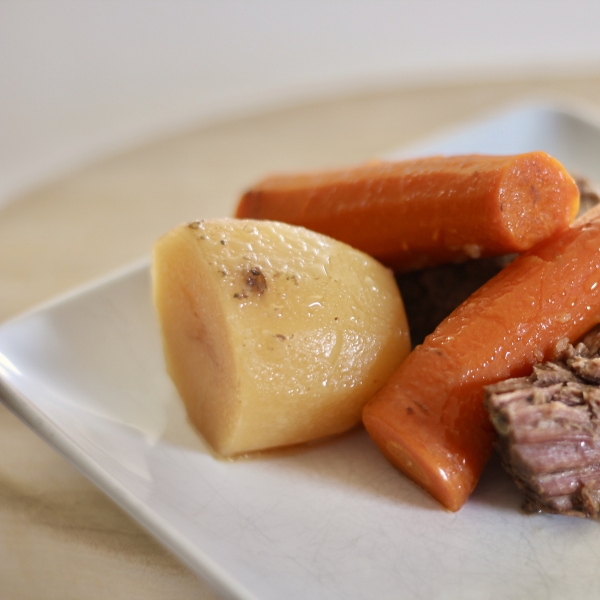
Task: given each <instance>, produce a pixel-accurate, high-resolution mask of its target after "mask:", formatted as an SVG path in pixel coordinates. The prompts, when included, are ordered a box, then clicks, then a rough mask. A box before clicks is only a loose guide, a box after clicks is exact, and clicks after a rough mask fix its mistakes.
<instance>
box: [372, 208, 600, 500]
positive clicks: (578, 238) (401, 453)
mask: <svg viewBox="0 0 600 600" xmlns="http://www.w3.org/2000/svg"><path fill="white" fill-rule="evenodd" d="M591 212H592V213H593V214H591V215H590V213H588V214H587V215H585V216H584V217H582V218H580V219H578V220H577V221H576V222H575V223H574V224H573V225H572V226H571V227H570V228H568V229H567V230H565V231H564V232H563V233H561V234H560V235H557V236H555V237H554V238H552V239H549V240H546V241H545V242H542V243H541V244H539V245H538V246H537V247H535V248H533V249H531V250H530V251H528V252H527V253H525V254H523V255H521V256H520V257H518V258H517V259H516V260H515V261H514V262H513V263H512V264H510V265H509V266H508V267H506V268H505V269H504V270H503V271H501V272H500V273H499V274H498V275H496V276H495V277H494V278H493V279H491V280H490V281H489V282H488V283H487V284H485V285H484V286H483V287H482V288H480V289H479V290H478V291H477V292H475V294H473V295H472V296H471V297H470V298H469V299H468V300H466V301H465V302H464V303H463V304H462V305H461V306H459V307H458V308H457V309H456V310H455V311H454V312H453V313H452V314H451V315H450V317H448V318H447V319H446V320H445V321H443V322H442V323H441V324H440V325H439V326H438V328H437V329H436V330H435V331H434V333H433V334H431V335H430V336H428V337H427V338H425V341H424V343H423V344H422V345H421V346H417V348H416V349H415V350H414V351H413V352H412V353H411V354H410V355H409V356H408V358H407V359H406V360H405V361H404V362H403V363H402V365H401V366H400V367H399V369H398V370H397V371H396V372H395V374H394V375H392V377H391V379H390V380H389V381H388V383H387V384H386V385H385V386H384V387H383V388H382V389H381V390H380V391H379V392H378V393H377V395H376V396H375V397H374V398H373V399H372V400H371V401H370V403H369V404H367V406H366V407H365V409H364V411H363V422H364V424H365V426H366V428H367V430H368V432H369V434H370V435H371V437H372V438H373V439H374V440H375V442H376V443H377V445H378V446H379V448H380V449H381V450H382V452H383V453H384V454H385V455H386V457H387V458H388V459H389V460H390V461H391V462H392V463H393V464H394V465H395V466H397V467H398V468H399V469H400V470H402V471H403V472H404V473H405V474H406V475H408V476H409V477H411V478H412V479H413V480H414V481H415V482H416V483H418V484H419V485H421V486H422V487H423V488H425V490H427V491H428V492H429V493H430V494H431V495H432V496H433V497H434V498H436V499H437V500H439V501H440V502H441V503H442V504H443V505H444V506H446V507H447V508H448V509H450V510H452V511H456V510H458V509H459V508H460V507H461V506H462V505H463V503H464V502H465V501H466V499H467V498H468V496H469V494H470V493H471V492H472V491H473V489H474V487H475V485H476V483H477V480H478V478H479V476H480V474H481V471H482V469H483V467H484V465H485V463H486V462H487V460H488V458H489V456H490V454H491V450H492V442H493V439H494V434H493V431H492V427H491V425H490V422H489V418H488V416H487V414H486V412H485V410H484V407H483V387H484V386H485V385H488V384H490V383H494V382H497V381H500V380H503V379H505V378H508V377H519V376H524V375H528V374H530V373H531V370H532V367H533V365H534V364H535V363H537V362H541V361H543V360H549V359H552V358H554V356H555V352H556V348H557V347H560V345H561V344H564V343H565V341H566V340H567V339H568V341H569V342H574V341H576V340H578V339H579V338H580V337H581V336H582V335H583V334H584V333H586V332H587V331H588V330H589V329H591V328H592V327H593V326H594V325H596V324H598V323H600V207H599V208H598V209H594V210H593V211H591Z"/></svg>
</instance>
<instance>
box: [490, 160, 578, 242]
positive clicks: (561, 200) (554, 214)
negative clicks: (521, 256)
mask: <svg viewBox="0 0 600 600" xmlns="http://www.w3.org/2000/svg"><path fill="white" fill-rule="evenodd" d="M498 197H499V201H498V202H497V207H498V209H499V217H500V222H501V226H499V227H498V243H499V244H501V245H502V244H504V245H510V246H512V247H513V248H514V249H515V250H517V251H523V250H527V249H529V248H531V247H532V246H534V245H535V244H537V243H538V242H540V241H541V240H543V239H546V238H548V237H551V236H552V235H554V234H556V233H558V232H560V231H563V230H564V229H566V228H567V227H568V225H569V224H570V223H571V222H572V221H573V219H574V218H575V216H576V215H577V211H578V210H579V189H578V188H577V184H576V183H575V180H574V179H573V178H572V177H571V176H570V175H569V174H568V173H567V171H566V170H565V168H564V167H563V166H562V165H561V164H560V163H559V162H558V161H557V160H556V159H554V158H552V157H551V156H549V155H548V154H546V153H544V152H530V153H528V154H520V155H518V156H515V157H514V158H512V159H511V160H510V161H509V162H508V163H507V165H506V167H505V169H504V173H503V176H502V178H501V179H500V181H499V191H498ZM502 234H504V235H505V236H506V239H505V240H502V239H501V238H500V236H501V235H502Z"/></svg>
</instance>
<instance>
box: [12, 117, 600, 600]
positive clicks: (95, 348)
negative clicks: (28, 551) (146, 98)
mask: <svg viewBox="0 0 600 600" xmlns="http://www.w3.org/2000/svg"><path fill="white" fill-rule="evenodd" d="M537 149H542V150H546V151H547V152H549V153H550V154H553V155H554V156H556V157H557V158H558V159H559V160H561V161H563V162H564V163H565V164H566V166H567V167H568V168H569V169H571V170H573V171H577V172H579V173H582V174H585V175H587V176H588V177H589V178H591V179H592V180H596V181H600V129H599V128H598V126H597V125H594V124H592V123H591V122H589V121H587V120H585V119H584V118H581V117H579V116H577V115H576V114H572V113H569V112H565V111H558V110H554V109H552V108H545V107H535V106H533V107H526V108H520V109H516V110H512V111H509V112H507V113H504V114H501V115H499V116H496V117H493V118H490V119H487V120H485V121H481V122H479V123H477V124H474V125H470V126H468V127H464V128H462V129H460V130H455V131H454V132H452V133H449V134H447V135H444V136H441V137H439V138H438V139H437V140H432V141H430V142H428V143H426V144H422V145H421V146H419V147H414V148H412V149H410V150H409V151H407V150H404V151H402V152H401V153H398V155H407V154H411V155H415V154H428V153H467V152H487V153H513V152H521V151H527V150H537ZM0 396H1V397H2V399H3V401H4V402H5V403H6V404H7V405H9V406H10V407H11V408H12V409H13V410H14V411H15V412H16V413H17V414H18V415H20V416H21V418H23V419H24V420H25V421H26V422H27V423H29V425H30V426H31V427H32V428H33V429H35V430H36V431H37V432H38V433H39V434H40V435H41V436H42V437H43V438H45V439H46V440H47V441H48V442H49V443H50V444H52V445H53V446H54V447H56V448H57V449H58V450H59V451H61V452H62V453H63V454H64V455H65V456H66V457H67V458H69V459H70V460H71V461H72V462H73V463H75V464H76V465H77V466H78V467H79V468H80V469H81V470H82V471H83V472H84V473H85V474H86V475H87V476H88V477H90V479H92V480H93V481H94V482H95V483H96V484H97V485H98V486H99V487H100V488H102V489H103V490H104V491H105V492H106V493H107V494H109V495H110V496H111V497H112V498H114V499H115V500H116V501H117V502H119V503H120V504H121V505H122V506H123V507H124V508H125V509H126V510H128V511H129V512H130V513H131V514H132V515H133V516H134V517H135V518H136V519H137V520H138V521H139V522H140V523H142V524H143V525H144V526H145V527H146V528H147V529H148V530H149V531H151V532H152V533H153V534H154V535H155V536H156V537H158V538H159V539H160V540H162V541H163V542H164V543H165V544H166V545H167V546H169V547H170V548H171V549H172V550H174V551H175V552H176V553H177V554H178V555H179V556H180V557H181V558H182V559H183V560H184V561H185V562H186V563H187V564H188V565H189V566H190V567H191V568H192V569H194V570H195V571H196V572H197V573H199V574H200V575H201V576H203V577H205V578H207V579H208V580H209V581H211V582H212V583H213V585H214V586H215V587H216V589H217V590H219V591H220V592H221V593H222V594H224V595H226V596H228V597H231V598H237V599H256V600H280V599H281V598H286V600H294V599H298V600H301V599H302V600H304V599H306V598H311V599H315V600H318V599H319V598H323V599H325V598H327V599H332V598H343V599H345V600H351V599H359V598H361V599H373V598H377V599H378V600H384V599H388V598H389V599H392V598H393V599H397V598H422V599H432V598H444V599H456V600H458V599H460V600H468V599H471V598H473V599H475V598H477V599H481V598H490V599H492V598H517V597H518V598H534V599H536V598H540V599H541V598H544V599H547V598H567V597H575V596H576V597H579V598H592V597H594V598H597V597H598V596H599V594H600V577H598V561H599V559H600V528H598V527H597V524H596V523H591V522H587V521H584V520H579V519H575V518H566V517H559V516H549V515H540V516H526V515H524V514H523V513H521V512H520V510H519V506H520V497H519V494H518V493H517V491H516V490H515V488H514V487H513V485H512V483H511V482H510V481H509V480H508V478H507V477H506V476H505V475H504V474H503V472H502V471H501V470H500V469H499V468H498V466H497V464H491V465H490V466H489V467H488V468H487V469H486V471H485V473H484V476H483V478H482V480H481V482H480V484H479V486H478V488H477V490H476V491H475V493H474V494H473V496H472V498H471V499H470V500H469V502H468V503H467V504H466V506H465V507H464V508H463V509H462V510H461V511H459V512H458V513H456V514H452V513H449V512H446V511H445V510H443V509H442V508H441V507H440V506H439V505H438V504H437V503H436V502H434V501H433V500H431V499H430V498H429V497H428V496H427V495H426V494H425V493H424V492H422V491H421V490H420V489H418V488H417V487H415V486H414V485H413V484H412V483H411V482H409V481H407V480H406V479H405V478H403V477H402V476H400V475H399V474H398V473H397V472H396V471H395V470H394V469H393V468H392V467H391V466H390V465H389V464H388V463H387V462H386V461H385V459H384V458H383V457H382V456H381V455H380V454H379V452H378V451H377V450H376V449H375V447H374V445H373V444H372V443H371V441H370V440H369V438H368V436H367V435H366V434H365V432H364V431H362V430H357V431H354V432H351V433H350V434H349V435H345V436H342V437H339V438H337V439H335V440H333V441H329V442H326V443H322V444H316V445H313V446H309V447H306V448H301V449H296V450H293V451H292V450H290V451H286V452H280V453H276V454H272V455H266V456H263V457H260V458H255V459H251V460H250V459H248V460H238V461H223V460H219V459H217V458H215V457H214V456H213V455H212V454H211V452H210V451H209V450H208V449H207V447H206V446H205V445H204V443H203V442H202V441H201V439H200V438H199V437H198V436H197V435H196V434H195V433H194V431H193V430H192V428H191V427H190V425H189V424H188V422H187V421H186V419H185V415H184V413H183V410H182V407H181V405H180V402H179V400H178V399H177V396H176V393H175V391H174V389H173V387H172V386H171V383H170V381H169V379H168V378H167V376H166V374H165V369H164V365H163V359H162V353H161V346H160V339H159V332H158V330H157V325H156V321H155V317H154V314H153V308H152V305H151V302H150V281H149V271H148V264H147V263H145V264H141V265H138V266H136V267H134V268H131V269H129V270H127V271H124V272H122V273H120V274H117V275H114V276H112V277H110V278H108V279H106V280H104V281H101V282H99V283H97V284H95V285H93V286H91V287H88V288H86V289H83V290H79V291H77V292H75V293H72V294H70V295H69V296H67V297H65V298H62V299H60V300H59V301H57V302H54V303H52V304H50V305H47V306H44V307H42V308H40V309H38V310H36V311H34V312H32V313H29V314H27V315H25V316H23V317H21V318H19V319H17V320H14V321H12V322H9V323H6V324H5V325H3V326H2V327H0Z"/></svg>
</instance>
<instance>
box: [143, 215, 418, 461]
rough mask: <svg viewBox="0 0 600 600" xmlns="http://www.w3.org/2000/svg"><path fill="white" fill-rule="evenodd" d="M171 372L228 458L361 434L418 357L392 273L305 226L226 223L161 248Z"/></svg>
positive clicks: (157, 294)
mask: <svg viewBox="0 0 600 600" xmlns="http://www.w3.org/2000/svg"><path fill="white" fill-rule="evenodd" d="M153 290H154V291H153V293H154V302H155V305H156V309H157V312H158V316H159V321H160V324H161V330H162V335H163V345H164V352H165V358H166V363H167V369H168V372H169V374H170V376H171V378H172V379H173V381H174V383H175V385H176V387H177V389H178V391H179V393H180V395H181V397H182V399H183V401H184V403H185V406H186V408H187V411H188V414H189V416H190V419H191V420H192V422H193V423H194V424H195V426H196V427H197V428H198V429H199V431H200V432H201V433H202V434H203V435H204V437H205V438H206V440H207V441H208V442H209V443H210V444H211V446H212V447H213V448H214V449H215V450H216V451H217V452H219V453H220V454H222V455H226V456H228V455H235V454H240V453H245V452H250V451H254V450H260V449H265V448H272V447H277V446H285V445H290V444H296V443H300V442H306V441H309V440H314V439H316V438H319V437H322V436H328V435H332V434H336V433H339V432H342V431H344V430H346V429H349V428H351V427H352V426H354V425H355V424H357V423H358V422H359V421H360V418H361V410H362V407H363V406H364V404H365V403H366V402H367V400H369V398H370V397H371V396H373V394H374V393H375V392H376V391H377V390H378V389H379V388H381V386H382V385H383V384H384V383H385V382H386V380H387V378H388V377H389V376H390V375H391V373H393V372H394V370H395V369H396V367H397V366H398V365H399V364H400V362H401V361H402V360H403V359H404V358H405V356H406V355H407V354H408V352H409V350H410V340H409V334H408V328H407V323H406V317H405V314H404V307H403V305H402V300H401V298H400V294H399V292H398V289H397V286H396V284H395V281H394V278H393V276H392V274H391V272H390V271H388V270H387V269H386V268H385V267H383V266H382V265H380V264H379V263H378V262H377V261H375V260H374V259H372V258H371V257H369V256H367V255H365V254H363V253H361V252H359V251H357V250H354V249H352V248H351V247H349V246H347V245H345V244H343V243H341V242H337V241H334V240H332V239H331V238H328V237H326V236H323V235H321V234H317V233H314V232H311V231H308V230H307V229H304V228H302V227H296V226H290V225H284V224H282V223H275V222H270V221H249V220H237V219H218V220H205V221H195V222H193V223H189V224H186V225H181V226H179V227H176V228H175V229H173V230H172V231H170V232H169V233H167V234H166V235H165V236H163V237H162V238H161V239H160V240H158V241H157V243H156V244H155V248H154V256H153Z"/></svg>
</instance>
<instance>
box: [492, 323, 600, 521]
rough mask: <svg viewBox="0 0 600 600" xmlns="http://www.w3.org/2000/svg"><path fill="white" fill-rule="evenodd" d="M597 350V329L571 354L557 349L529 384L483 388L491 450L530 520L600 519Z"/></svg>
mask: <svg viewBox="0 0 600 600" xmlns="http://www.w3.org/2000/svg"><path fill="white" fill-rule="evenodd" d="M599 350H600V326H599V327H596V328H595V329H593V330H592V331H591V332H590V333H588V335H587V336H586V337H585V338H584V340H583V341H582V342H581V343H579V344H577V345H576V346H572V345H571V344H568V342H567V341H566V340H564V341H563V342H562V343H559V345H558V346H557V349H556V354H557V358H556V360H554V361H552V362H547V363H543V364H538V365H536V366H535V367H534V370H533V373H532V375H531V376H530V377H520V378H515V379H508V380H506V381H502V382H500V383H496V384H494V385H490V386H487V388H486V391H485V406H486V408H487V410H488V412H489V414H490V417H491V420H492V423H493V424H494V427H495V429H496V431H497V433H498V438H497V443H496V448H497V450H498V452H499V453H500V457H501V460H502V464H503V465H504V468H505V469H506V470H507V471H508V473H510V475H511V476H512V477H513V479H514V480H515V482H516V483H517V485H518V486H519V487H520V488H521V490H522V491H523V492H524V494H525V497H526V502H525V509H526V510H528V511H530V512H534V511H544V512H550V513H560V514H567V515H575V516H580V517H592V518H595V517H598V515H599V514H600V353H599Z"/></svg>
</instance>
